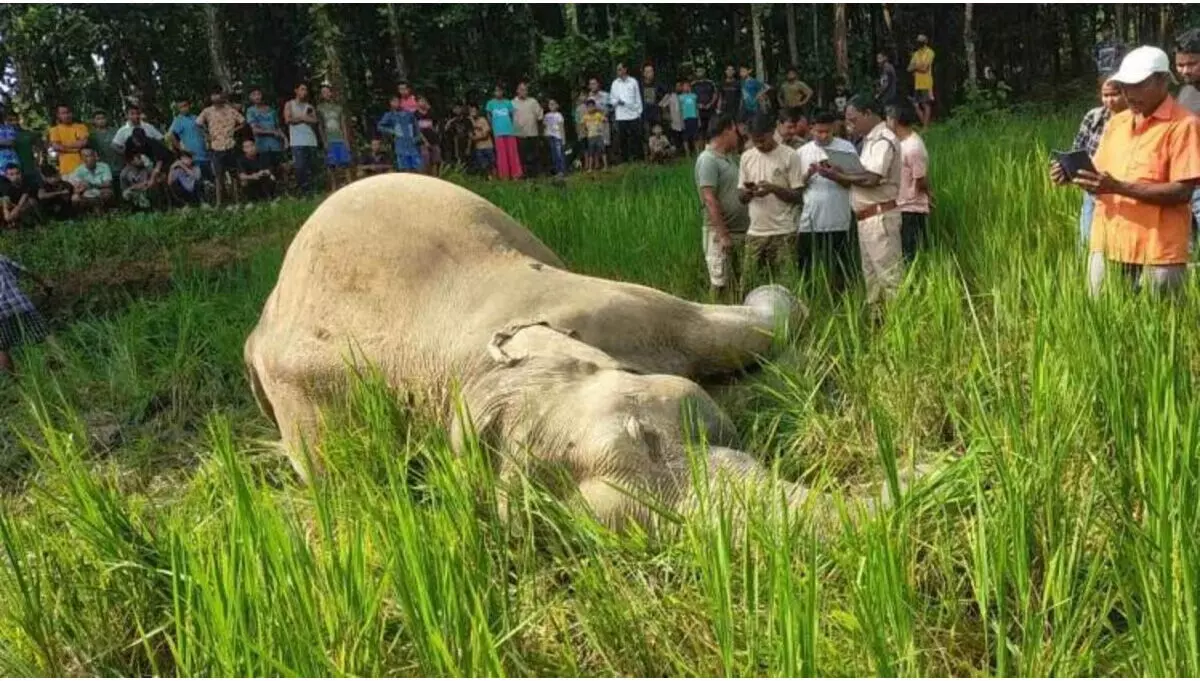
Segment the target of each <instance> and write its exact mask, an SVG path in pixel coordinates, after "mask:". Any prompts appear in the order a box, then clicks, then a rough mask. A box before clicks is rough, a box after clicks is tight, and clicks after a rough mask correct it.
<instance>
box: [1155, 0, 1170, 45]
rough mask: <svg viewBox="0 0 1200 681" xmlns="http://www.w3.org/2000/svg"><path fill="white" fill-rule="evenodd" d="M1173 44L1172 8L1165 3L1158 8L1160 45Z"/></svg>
mask: <svg viewBox="0 0 1200 681" xmlns="http://www.w3.org/2000/svg"><path fill="white" fill-rule="evenodd" d="M1171 42H1172V41H1171V6H1170V5H1168V4H1167V3H1165V2H1164V3H1163V4H1161V5H1159V6H1158V44H1159V45H1167V44H1169V43H1171Z"/></svg>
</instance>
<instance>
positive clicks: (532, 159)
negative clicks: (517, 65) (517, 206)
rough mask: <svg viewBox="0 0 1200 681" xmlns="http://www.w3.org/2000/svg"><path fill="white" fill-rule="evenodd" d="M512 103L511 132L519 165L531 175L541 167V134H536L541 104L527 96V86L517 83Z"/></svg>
mask: <svg viewBox="0 0 1200 681" xmlns="http://www.w3.org/2000/svg"><path fill="white" fill-rule="evenodd" d="M512 105H513V134H514V135H515V136H516V138H517V153H518V154H519V155H520V156H521V166H522V167H524V168H525V175H526V176H527V177H533V176H534V175H537V174H538V170H539V169H540V168H541V158H542V154H541V147H540V143H541V139H542V138H541V136H540V135H539V134H538V124H539V123H540V122H541V121H542V117H543V115H544V114H543V113H542V105H541V104H539V103H538V100H536V99H534V98H533V97H530V96H529V86H528V85H526V84H525V83H518V84H517V96H516V97H515V98H514V99H513V100H512Z"/></svg>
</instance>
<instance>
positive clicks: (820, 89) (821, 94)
mask: <svg viewBox="0 0 1200 681" xmlns="http://www.w3.org/2000/svg"><path fill="white" fill-rule="evenodd" d="M812 34H813V38H812V39H813V41H812V45H813V63H815V64H820V63H821V15H820V13H818V12H817V3H815V2H814V3H813V4H812ZM817 105H818V106H825V78H821V79H820V81H819V82H818V83H817Z"/></svg>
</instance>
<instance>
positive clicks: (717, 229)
mask: <svg viewBox="0 0 1200 681" xmlns="http://www.w3.org/2000/svg"><path fill="white" fill-rule="evenodd" d="M740 148H741V140H740V136H739V134H738V129H737V119H735V118H734V117H733V115H732V114H725V115H722V116H721V117H720V118H719V119H717V121H716V122H715V123H714V125H713V129H712V137H711V138H710V140H709V142H708V146H707V147H706V148H705V149H704V151H703V152H701V153H700V155H699V156H698V157H696V171H695V172H696V189H697V191H698V192H699V195H700V211H701V215H703V221H704V229H703V235H704V238H703V241H702V243H703V245H704V261H705V263H706V264H707V266H708V281H709V284H710V285H711V286H712V292H713V295H714V297H724V296H726V295H727V294H728V292H730V291H731V290H734V289H736V282H737V278H738V272H737V264H738V260H739V256H740V250H741V246H742V244H744V243H745V240H746V230H747V229H748V228H749V226H750V216H749V214H748V212H747V210H746V205H745V204H744V203H742V201H741V199H740V197H739V192H738V160H739V159H738V154H737V150H738V149H740Z"/></svg>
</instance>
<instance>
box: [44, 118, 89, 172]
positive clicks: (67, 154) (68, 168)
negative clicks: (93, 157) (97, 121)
mask: <svg viewBox="0 0 1200 681" xmlns="http://www.w3.org/2000/svg"><path fill="white" fill-rule="evenodd" d="M47 137H48V138H49V139H50V143H51V144H71V143H74V142H80V141H84V142H86V141H87V138H88V127H87V126H86V125H84V124H83V123H72V124H70V125H63V124H62V123H59V124H57V125H55V126H53V127H51V128H50V130H49V132H48V133H47ZM82 164H83V157H82V156H80V155H79V150H78V149H76V150H75V151H62V152H59V154H58V172H59V173H60V174H62V175H70V174H71V173H72V172H74V170H75V169H76V168H78V167H79V166H80V165H82Z"/></svg>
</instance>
